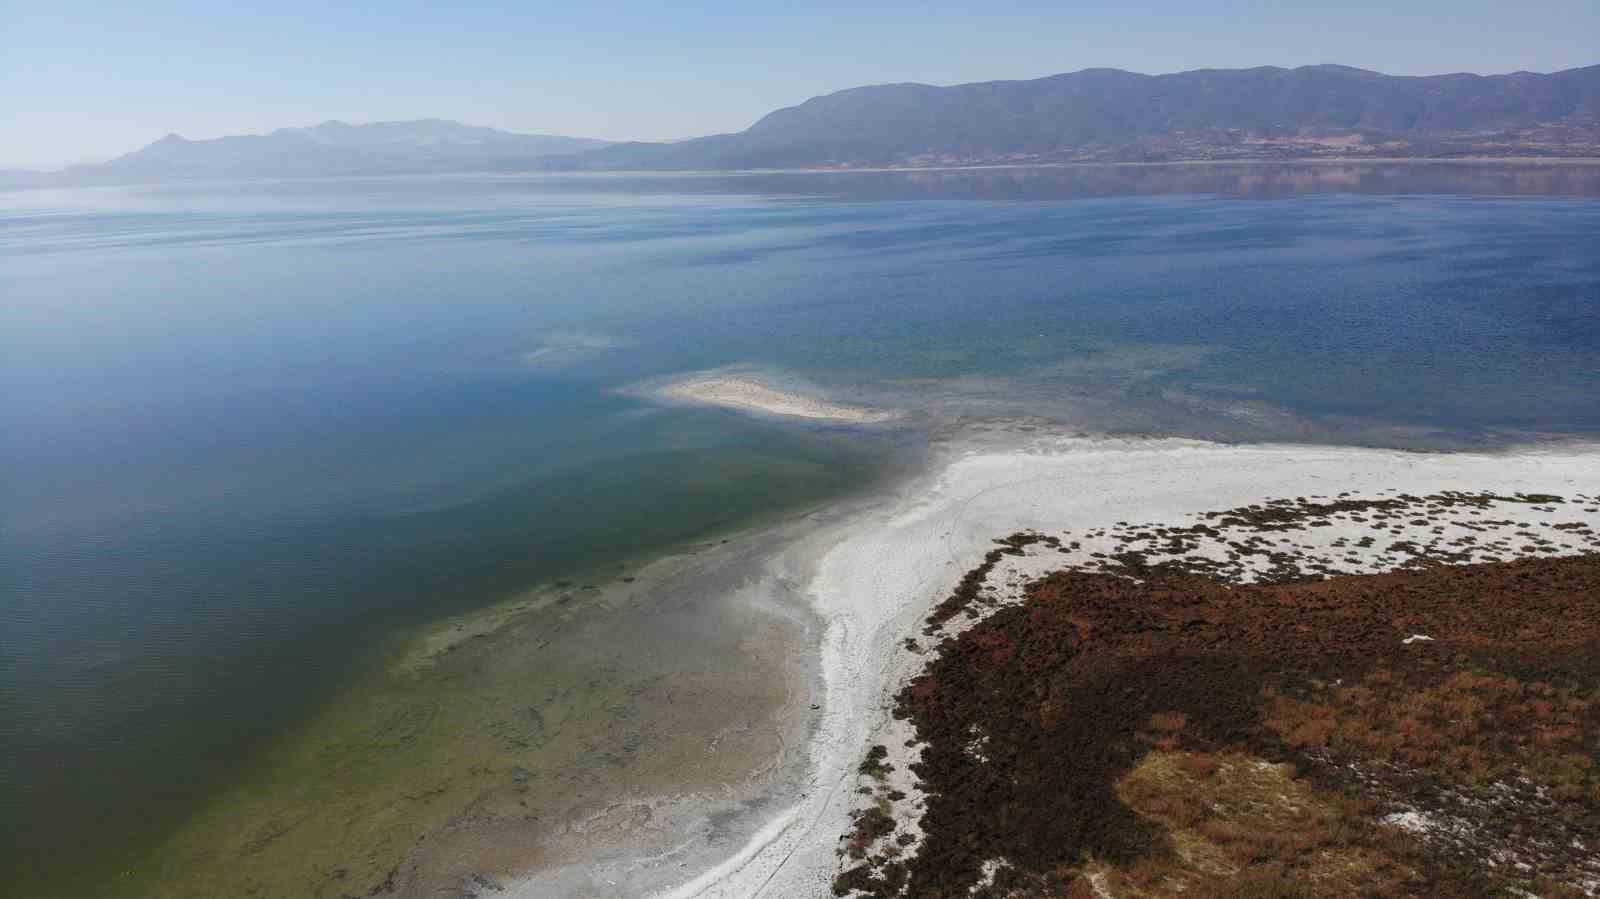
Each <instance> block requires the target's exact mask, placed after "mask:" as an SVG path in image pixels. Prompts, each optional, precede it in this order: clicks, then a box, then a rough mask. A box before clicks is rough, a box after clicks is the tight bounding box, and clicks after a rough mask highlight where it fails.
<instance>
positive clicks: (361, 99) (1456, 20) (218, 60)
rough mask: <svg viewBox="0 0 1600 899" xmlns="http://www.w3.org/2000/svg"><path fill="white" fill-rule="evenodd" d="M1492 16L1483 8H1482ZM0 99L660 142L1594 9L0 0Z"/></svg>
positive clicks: (24, 146) (1574, 49)
mask: <svg viewBox="0 0 1600 899" xmlns="http://www.w3.org/2000/svg"><path fill="white" fill-rule="evenodd" d="M1497 8H1498V9H1497ZM0 32H3V33H4V34H5V35H6V36H7V40H5V42H4V49H5V52H4V53H3V54H0V79H3V81H4V84H5V93H6V97H7V104H6V105H7V107H8V108H7V110H6V115H5V117H4V124H3V125H0V137H3V138H4V139H3V141H0V167H17V168H41V169H47V168H56V167H59V166H62V165H66V164H69V163H75V162H82V161H91V160H100V159H106V158H110V157H112V156H115V155H118V154H120V153H124V152H127V151H129V150H132V149H135V148H137V147H139V146H141V145H143V144H146V143H148V142H150V141H152V140H155V139H157V138H159V137H161V136H162V135H163V134H166V133H169V132H178V133H181V134H183V135H184V136H185V137H188V138H191V139H204V138H210V137H217V136H221V135H225V134H239V133H259V132H266V131H271V130H273V129H275V128H280V127H289V126H301V125H308V124H313V123H316V122H320V121H323V120H326V119H342V120H346V121H352V122H364V121H378V120H392V119H411V118H420V117H429V116H437V117H442V118H451V119H457V120H460V121H464V122H470V123H473V124H479V125H488V126H492V127H496V128H502V129H506V130H511V131H520V132H531V133H540V134H565V135H572V136H580V137H597V138H609V139H618V140H627V139H635V140H669V139H674V138H680V137H689V136H694V135H700V134H709V133H715V132H723V131H735V130H739V129H742V128H745V127H747V126H748V125H749V124H750V123H751V122H753V121H754V120H755V119H757V118H758V117H760V116H761V115H763V114H764V113H766V112H768V111H770V110H772V109H775V108H778V107H782V106H787V105H791V104H794V103H798V102H800V101H803V100H805V99H806V98H807V97H810V96H814V95H817V94H823V93H827V92H830V91H834V90H839V89H843V88H847V87H854V86H858V85H864V84H877V83H886V82H899V81H920V82H926V83H932V84H953V83H959V82H965V81H981V80H989V79H998V78H1033V77H1038V76H1042V75H1047V74H1052V73H1056V72H1063V71H1070V70H1075V69H1081V68H1086V67H1094V66H1110V67H1118V68H1124V69H1129V70H1133V71H1141V72H1150V73H1156V72H1172V71H1180V70H1185V69H1193V68H1203V67H1219V68H1220V67H1242V66H1254V65H1284V66H1294V65H1300V64H1304V63H1308V62H1339V63H1342V64H1346V65H1353V66H1359V67H1364V68H1371V69H1375V70H1378V71H1383V72H1387V73H1390V74H1432V73H1439V72H1450V71H1473V72H1480V73H1491V72H1510V71H1516V70H1519V69H1527V70H1532V71H1541V72H1549V71H1555V70H1559V69H1563V68H1568V67H1575V66H1581V65H1587V64H1590V63H1592V62H1593V58H1592V55H1593V44H1592V41H1593V35H1594V34H1596V33H1600V6H1597V5H1596V4H1594V3H1592V2H1589V0H1558V2H1552V3H1548V4H1545V5H1544V8H1543V9H1542V10H1541V11H1539V12H1538V13H1537V14H1528V15H1524V16H1521V17H1518V18H1517V19H1515V20H1512V21H1510V22H1508V21H1507V19H1506V17H1505V15H1504V10H1503V7H1500V5H1499V4H1496V3H1494V2H1492V0H1471V2H1456V3H1442V2H1419V3H1414V4H1406V5H1403V6H1402V5H1397V4H1393V3H1378V2H1356V3H1348V4H1344V5H1342V6H1340V7H1339V8H1338V12H1337V15H1336V17H1335V16H1333V14H1331V13H1330V12H1328V11H1327V10H1304V9H1289V8H1284V7H1282V6H1280V5H1277V4H1270V3H1258V2H1224V3H1211V4H1205V5H1203V6H1202V5H1196V4H1188V3H1180V2H1176V0H1155V2H1152V3H1148V4H1143V5H1140V6H1138V7H1130V6H1128V5H1126V4H1113V3H1109V2H1094V3H1076V4H1046V3H1021V4H1013V5H1009V6H1007V7H1005V8H995V7H993V6H987V7H984V8H983V9H982V10H981V11H980V10H977V9H974V8H972V7H971V6H970V5H968V4H959V5H958V4H954V3H937V4H931V5H930V4H909V3H906V4H878V5H876V6H875V8H873V9H870V10H863V9H861V8H859V7H857V6H855V5H852V4H842V3H832V2H824V3H813V4H805V5H796V4H782V5H778V4H770V5H764V6H763V5H751V4H735V3H728V2H714V3H710V4H703V5H701V6H700V7H699V8H696V9H688V8H674V9H671V10H666V9H663V8H660V7H659V6H657V5H655V4H645V3H640V2H637V0H630V2H624V3H621V4H613V5H609V6H606V7H603V8H602V7H596V6H589V5H569V4H538V5H534V6H531V7H529V8H524V9H515V10H513V9H505V8H498V7H497V6H495V5H493V4H471V5H469V6H452V7H449V8H444V7H434V6H432V5H430V4H423V3H416V2H400V3H392V4H387V5H385V6H383V7H381V8H379V7H374V8H371V9H369V10H349V9H337V8H334V7H332V6H330V5H328V4H313V3H304V2H285V3H280V4H276V5H274V6H272V7H271V8H270V9H261V10H254V11H238V10H229V9H219V8H217V7H215V6H213V5H210V4H200V3H183V2H177V3H158V4H140V5H139V6H138V7H137V8H134V7H123V8H112V7H107V6H105V5H103V4H92V3H83V2H67V3H56V4H50V5H44V4H26V5H25V4H21V3H7V4H3V5H0Z"/></svg>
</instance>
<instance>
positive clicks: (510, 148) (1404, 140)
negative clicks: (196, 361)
mask: <svg viewBox="0 0 1600 899" xmlns="http://www.w3.org/2000/svg"><path fill="white" fill-rule="evenodd" d="M1460 156H1495V157H1508V156H1562V157H1600V65H1595V66H1588V67H1585V68H1578V69H1568V70H1566V71H1562V72H1555V73H1551V74H1537V73H1533V72H1514V73H1511V74H1509V75H1489V76H1484V75H1473V74H1452V75H1433V76H1393V75H1384V74H1380V73H1378V72H1370V71H1366V70H1363V69H1355V68H1350V67H1348V66H1338V65H1315V66H1302V67H1299V68H1294V69H1284V68H1277V67H1273V66H1265V67H1260V68H1252V69H1202V70H1196V71H1191V72H1180V73H1175V74H1170V75H1140V74H1136V73H1133V72H1124V71H1121V70H1118V69H1085V70H1082V71H1078V72H1071V73H1067V74H1062V75H1052V76H1050V77H1047V78H1037V79H1033V80H1028V81H986V82H980V83H975V84H960V85H954V86H950V87H935V86H932V85H926V84H886V85H877V86H872V87H859V88H853V89H850V90H844V91H839V92H837V93H833V94H828V95H826V96H820V97H814V98H812V99H810V100H807V101H805V102H804V103H801V104H799V105H798V106H791V107H788V108H785V109H779V110H777V111H775V112H772V113H770V114H768V115H766V116H764V117H763V118H762V119H761V120H760V121H758V122H756V123H755V124H754V125H752V126H750V127H749V128H748V129H746V130H744V131H741V132H738V133H735V134H719V135H713V136H710V137H701V138H694V139H691V140H685V141H679V142H674V143H640V142H630V143H610V142H607V141H601V140H592V139H586V138H572V137H557V136H551V135H536V134H513V133H511V132H506V131H497V130H495V129H492V128H480V127H473V126H468V125H462V124H460V123H457V122H450V121H443V120H439V119H425V120H420V121H412V122H379V123H374V124H368V125H349V124H346V123H344V122H337V121H331V122H324V123H322V124H320V125H315V126H312V127H309V128H284V129H280V130H278V131H274V132H272V133H270V134H261V135H242V136H236V137H223V138H218V139H215V140H202V141H190V140H185V139H183V138H182V137H179V136H177V135H168V136H167V137H165V138H162V139H161V140H159V141H156V142H155V143H153V144H151V145H149V146H147V147H144V148H143V149H140V150H137V151H135V152H133V153H129V154H127V155H125V156H121V157H118V158H116V159H113V160H111V161H110V162H106V163H103V164H99V165H88V166H75V167H73V168H70V169H67V170H64V171H63V172H60V173H55V174H54V175H49V176H42V175H36V174H26V173H0V183H12V184H15V183H18V182H19V181H20V182H29V181H34V180H39V179H45V180H47V181H49V182H50V183H109V182H123V181H131V180H166V179H177V178H262V177H293V176H323V175H352V174H382V173H403V172H467V171H527V170H536V169H542V170H688V169H713V170H714V169H723V170H726V169H750V168H852V167H867V166H912V167H916V166H937V165H981V164H1006V163H1012V164H1026V163H1050V162H1072V161H1180V160H1215V159H1303V158H1317V157H1358V158H1360V157H1366V158H1395V157H1430V158H1441V157H1460Z"/></svg>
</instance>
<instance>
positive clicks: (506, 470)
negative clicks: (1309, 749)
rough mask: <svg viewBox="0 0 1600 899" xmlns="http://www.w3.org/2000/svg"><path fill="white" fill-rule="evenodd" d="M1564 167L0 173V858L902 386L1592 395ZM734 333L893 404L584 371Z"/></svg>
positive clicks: (760, 513)
mask: <svg viewBox="0 0 1600 899" xmlns="http://www.w3.org/2000/svg"><path fill="white" fill-rule="evenodd" d="M1597 184H1600V179H1597V177H1596V174H1595V172H1594V170H1592V169H1584V168H1581V167H1575V166H1566V167H1546V168H1539V167H1531V168H1526V169H1514V168H1505V167H1500V168H1495V167H1474V168H1469V167H1459V168H1455V169H1451V168H1448V167H1446V168H1442V169H1441V168H1439V167H1419V166H1414V167H1410V168H1408V167H1405V166H1398V167H1388V168H1384V167H1376V168H1372V167H1369V168H1367V169H1361V168H1359V167H1355V168H1348V169H1343V168H1334V167H1318V168H1311V169H1305V170H1292V169H1286V168H1270V167H1269V168H1261V169H1257V168H1251V167H1231V168H1229V167H1217V168H1209V169H1206V168H1203V169H1197V170H1192V171H1190V172H1189V173H1188V174H1183V173H1178V172H1174V171H1168V170H1151V171H1150V172H1148V173H1146V174H1143V175H1141V174H1139V173H1138V172H1137V171H1130V170H1121V169H1118V170H1114V171H1112V172H1111V173H1110V174H1105V173H1102V174H1101V175H1096V176H1094V177H1091V176H1089V175H1086V174H1084V173H1082V172H1069V173H1056V174H1053V175H1052V174H1049V173H1044V174H1040V173H1037V172H1031V173H1022V172H1004V173H989V174H982V175H973V174H958V173H922V174H918V175H885V174H861V175H826V176H799V175H786V176H780V175H766V176H750V177H746V178H732V177H721V176H718V177H709V176H706V177H677V178H670V179H639V178H593V177H590V178H576V177H575V178H458V179H437V178H433V179H414V180H408V179H387V180H370V181H361V180H357V181H344V182H293V183H266V184H253V185H233V186H183V187H165V188H125V189H123V188H118V189H110V188H107V189H97V190H85V191H68V192H13V193H0V297H3V303H0V466H3V470H4V472H5V475H4V477H3V480H0V490H3V494H0V502H3V507H0V515H3V520H0V528H3V529H0V634H3V640H0V826H3V828H4V830H5V831H6V833H7V834H8V837H9V838H8V839H7V840H6V841H5V844H4V846H5V848H3V849H0V853H3V855H0V876H3V877H4V878H5V879H6V880H7V881H8V882H12V883H25V884H29V885H30V889H32V890H34V891H36V892H41V893H43V892H48V891H49V890H50V889H51V888H52V887H61V888H62V889H63V890H65V889H66V888H67V887H70V886H80V887H81V886H84V885H91V886H92V884H93V882H94V878H95V877H102V876H104V873H105V872H106V871H109V870H111V869H113V868H116V867H117V866H119V865H120V864H121V863H122V861H123V860H126V859H137V858H140V857H142V856H143V854H144V852H145V851H146V848H147V847H148V846H149V845H152V844H153V843H155V842H158V841H160V840H161V839H162V838H163V837H164V835H165V834H167V833H169V832H171V831H172V829H173V828H175V827H177V826H178V825H179V824H180V823H181V822H182V821H184V820H186V819H187V818H188V817H190V816H191V815H193V814H194V813H195V811H196V809H198V808H201V807H203V806H204V805H205V803H206V802H207V801H208V800H209V798H210V797H213V796H215V795H216V794H217V793H218V792H219V791H221V790H224V789H226V788H227V787H228V786H229V785H230V784H231V783H233V782H234V780H235V779H236V778H237V777H238V776H239V773H238V772H239V769H240V767H241V765H243V764H245V763H246V762H247V761H248V760H249V759H251V758H253V757H255V755H256V754H258V753H260V752H261V751H263V747H267V746H269V745H272V744H273V742H274V741H276V740H279V739H280V738H281V737H282V735H283V734H285V733H287V732H290V731H292V730H293V729H294V728H295V727H297V726H298V724H299V723H300V722H304V721H306V720H308V717H309V716H311V715H313V714H314V713H316V712H317V710H318V709H319V708H322V707H323V704H325V703H326V702H328V700H329V698H330V697H331V696H334V695H336V694H338V692H339V690H340V689H341V685H342V684H346V683H350V682H352V679H355V678H358V677H360V676H361V673H362V672H363V671H370V670H374V669H376V668H381V667H382V665H383V664H384V663H385V660H386V658H387V655H386V653H388V652H389V651H390V647H392V645H393V642H392V638H395V635H400V634H405V633H409V632H411V631H414V630H415V629H416V628H419V627H422V626H424V625H426V624H427V623H428V622H430V621H433V620H435V619H437V618H439V617H441V616H444V615H449V614H455V613H459V612H463V611H467V610H471V609H474V608H478V607H481V606H484V605H486V604H488V603H491V602H495V601H498V600H502V599H505V598H507V597H508V596H512V595H515V594H516V593H517V592H518V591H519V590H523V589H525V588H528V587H530V586H534V585H537V584H541V583H549V582H551V581H553V580H557V579H562V578H569V579H573V580H574V581H581V580H584V579H590V580H594V579H596V578H601V577H606V576H609V575H608V574H607V572H612V571H615V570H616V566H617V565H619V564H631V563H633V562H637V561H639V560H642V559H645V558H648V557H650V556H651V555H652V554H654V553H659V552H661V551H663V550H665V549H667V548H670V547H675V546H682V545H685V544H686V543H688V542H689V541H694V540H701V539H704V538H705V537H707V536H708V535H713V534H718V533H724V532H727V531H730V530H732V529H734V528H738V527H741V526H744V525H748V524H750V523H753V522H757V521H761V520H766V519H768V518H771V517H772V516H773V515H775V514H778V513H781V512H782V511H784V510H791V509H797V508H802V507H805V506H807V505H810V504H815V503H818V502H821V501H825V500H827V499H829V498H831V497H835V496H839V495H843V494H844V493H847V492H849V491H852V490H858V489H860V488H862V487H863V486H865V485H867V484H870V483H871V482H872V481H873V478H874V477H876V476H877V474H878V472H880V471H881V470H882V466H883V465H884V464H885V462H886V460H889V459H892V458H894V457H895V455H896V453H897V452H898V451H900V450H903V449H904V448H906V447H908V446H914V445H915V444H916V443H917V441H918V439H920V438H918V437H917V436H916V429H917V428H920V427H940V426H942V425H944V424H946V423H948V422H952V421H959V420H962V419H964V418H971V417H982V416H985V415H997V414H999V415H1032V416H1040V417H1044V418H1049V419H1054V420H1057V421H1061V422H1066V423H1068V424H1071V425H1075V426H1078V427H1082V428H1085V429H1090V430H1108V431H1119V430H1120V431H1134V432H1156V433H1180V434H1192V435H1198V436H1212V437H1221V438H1225V439H1244V440H1251V439H1298V440H1319V441H1332V442H1363V443H1379V444H1390V445H1405V446H1420V447H1452V446H1463V445H1494V444H1497V443H1503V442H1507V441H1515V440H1525V439H1531V438H1533V437H1543V436H1549V435H1577V436H1594V435H1595V434H1596V433H1600V403H1597V402H1596V401H1595V399H1594V398H1595V397H1596V396H1600V200H1597V199H1595V198H1594V195H1595V194H1596V193H1600V191H1597V189H1596V185H1597ZM728 365H736V366H746V367H750V368H752V369H755V370H759V371H761V372H764V373H765V374H767V375H768V376H771V377H774V378H779V379H797V380H801V381H809V382H811V383H813V384H814V385H817V386H818V387H820V388H821V389H825V390H828V391H832V392H836V393H838V394H840V395H841V396H847V397H850V398H852V399H855V400H858V401H863V402H875V403H882V404H886V405H895V406H905V407H908V408H911V409H913V410H914V411H915V412H917V414H918V416H917V417H916V418H915V419H914V425H913V427H912V428H911V430H910V431H902V432H898V433H897V434H894V435H888V436H874V435H867V434H863V433H859V432H853V431H849V430H836V429H821V430H818V429H806V428H797V427H793V426H788V425H781V424H774V423H770V422H759V421H753V420H746V419H741V418H737V417H734V416H730V415H726V414H722V413H718V412H713V411H703V410H690V409H684V408H665V407H657V406H654V405H652V404H650V403H648V402H645V401H642V400H639V399H636V398H632V397H630V396H626V395H623V394H619V393H618V392H617V389H618V388H620V387H624V386H626V385H629V384H632V383H635V382H637V381H639V380H641V379H645V378H651V377H657V376H663V375H668V374H672V373H675V372H683V371H691V370H698V369H705V368H712V367H719V366H728ZM266 789H269V790H270V789H271V786H270V784H269V785H268V786H267V787H266ZM80 875H81V876H82V878H84V879H80V880H75V879H74V878H75V877H79V876H80Z"/></svg>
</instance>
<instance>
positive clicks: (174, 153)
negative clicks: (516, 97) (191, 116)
mask: <svg viewBox="0 0 1600 899" xmlns="http://www.w3.org/2000/svg"><path fill="white" fill-rule="evenodd" d="M607 144H608V142H607V141H603V140H591V139H588V138H577V137H556V136H552V135H545V134H513V133H511V132H509V131H497V130H495V129H493V128H480V127H475V126H471V125H463V124H461V123H459V122H450V121H444V120H441V119H422V120H419V121H414V122H374V123H372V124H368V125H350V124H346V123H344V122H338V121H331V122H323V123H322V124H320V125H314V126H312V127H310V128H280V129H279V130H277V131H274V132H272V133H270V134H248V135H238V136H235V137H221V138H216V139H214V140H185V139H184V138H182V137H180V136H178V135H176V134H169V135H167V136H166V137H164V138H162V139H161V140H158V141H156V142H155V143H153V144H150V145H149V146H147V147H144V148H143V149H140V150H136V151H134V152H132V153H129V154H127V155H125V156H119V157H117V158H116V159H113V160H111V161H109V162H106V163H103V164H100V165H87V166H74V167H72V168H70V169H68V170H67V171H66V172H64V173H63V175H64V176H66V178H67V179H68V180H78V181H82V180H94V181H99V180H125V179H128V178H154V179H166V178H218V177H221V178H230V177H245V178H259V177H283V176H311V175H356V174H374V173H386V172H449V171H474V170H484V169H506V168H516V167H518V166H519V165H531V164H533V161H534V160H536V159H539V158H541V157H545V156H551V155H554V154H562V153H575V152H578V151H581V150H589V149H594V148H597V147H604V146H606V145H607Z"/></svg>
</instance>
